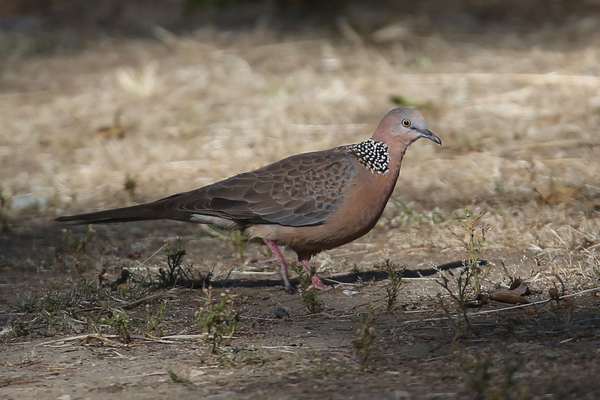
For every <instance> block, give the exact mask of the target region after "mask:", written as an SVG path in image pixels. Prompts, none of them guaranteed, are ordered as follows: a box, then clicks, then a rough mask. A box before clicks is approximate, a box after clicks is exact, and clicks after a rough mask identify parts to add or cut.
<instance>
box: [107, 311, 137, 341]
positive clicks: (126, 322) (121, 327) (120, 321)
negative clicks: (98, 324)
mask: <svg viewBox="0 0 600 400" xmlns="http://www.w3.org/2000/svg"><path fill="white" fill-rule="evenodd" d="M106 323H107V324H108V325H110V326H111V327H112V328H113V329H114V330H115V332H116V333H117V335H119V336H120V337H121V339H123V341H124V342H125V343H129V342H131V335H130V334H129V329H130V328H131V319H130V318H129V313H128V312H117V311H116V310H113V314H112V316H111V317H110V318H107V319H106Z"/></svg>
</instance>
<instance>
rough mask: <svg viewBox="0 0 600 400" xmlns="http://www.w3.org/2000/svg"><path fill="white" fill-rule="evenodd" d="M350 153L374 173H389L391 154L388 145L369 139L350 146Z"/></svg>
mask: <svg viewBox="0 0 600 400" xmlns="http://www.w3.org/2000/svg"><path fill="white" fill-rule="evenodd" d="M349 150H350V153H352V154H354V155H355V156H356V157H357V158H358V161H360V163H361V164H362V165H364V166H365V167H367V168H369V169H370V170H371V171H372V172H375V173H378V174H386V173H387V172H388V171H389V165H390V153H389V151H388V146H387V144H385V143H383V142H376V141H375V140H373V139H367V140H365V141H364V142H360V143H357V144H353V145H350V146H349Z"/></svg>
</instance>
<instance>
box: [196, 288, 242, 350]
mask: <svg viewBox="0 0 600 400" xmlns="http://www.w3.org/2000/svg"><path fill="white" fill-rule="evenodd" d="M204 293H205V294H206V296H207V298H208V299H207V302H206V306H205V307H202V308H201V309H200V310H198V313H197V316H196V322H197V323H198V325H199V326H200V329H201V330H202V332H204V333H205V334H206V344H207V346H209V348H210V349H211V352H212V353H213V354H214V353H216V352H217V348H218V347H219V346H220V345H221V344H222V343H224V342H225V341H228V340H230V339H231V337H232V336H233V333H234V332H235V329H236V327H237V325H238V323H239V322H240V316H239V314H238V312H237V311H236V310H235V308H234V306H233V296H232V295H230V294H229V292H228V291H227V292H224V293H221V296H220V297H219V299H218V301H213V299H212V290H211V289H204Z"/></svg>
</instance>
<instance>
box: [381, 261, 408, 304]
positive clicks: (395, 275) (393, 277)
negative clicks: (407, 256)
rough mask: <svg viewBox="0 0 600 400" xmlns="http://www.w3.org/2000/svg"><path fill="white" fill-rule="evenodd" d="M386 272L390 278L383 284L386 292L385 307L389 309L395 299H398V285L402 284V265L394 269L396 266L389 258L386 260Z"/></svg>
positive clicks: (394, 302)
mask: <svg viewBox="0 0 600 400" xmlns="http://www.w3.org/2000/svg"><path fill="white" fill-rule="evenodd" d="M385 263H386V270H385V271H386V272H387V274H388V277H389V279H390V282H389V283H388V284H387V285H386V286H385V291H386V292H387V309H388V311H391V310H392V308H393V307H394V305H395V304H396V301H397V300H398V293H399V292H400V286H402V275H404V267H402V268H401V269H399V270H396V268H395V267H396V266H395V265H394V264H392V263H390V260H386V262H385Z"/></svg>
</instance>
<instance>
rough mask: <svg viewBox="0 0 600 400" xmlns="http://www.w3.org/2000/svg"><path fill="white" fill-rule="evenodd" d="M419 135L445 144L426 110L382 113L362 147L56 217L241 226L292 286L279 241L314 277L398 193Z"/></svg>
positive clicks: (314, 154) (315, 154)
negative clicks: (319, 263)
mask: <svg viewBox="0 0 600 400" xmlns="http://www.w3.org/2000/svg"><path fill="white" fill-rule="evenodd" d="M419 138H427V139H429V140H432V141H434V142H435V143H437V144H442V142H441V140H440V139H439V138H438V137H437V136H436V135H434V134H433V133H432V132H431V131H430V130H429V129H427V125H426V124H425V119H424V118H423V116H422V115H421V113H419V112H418V111H417V110H414V109H411V108H396V109H393V110H392V111H390V112H389V113H387V115H385V117H383V119H382V120H381V122H380V123H379V126H378V127H377V129H376V130H375V133H374V134H373V136H371V138H370V139H367V140H365V141H363V142H360V143H357V144H351V145H345V146H339V147H334V148H332V149H329V150H323V151H317V152H312V153H304V154H298V155H294V156H291V157H287V158H284V159H283V160H280V161H277V162H275V163H273V164H269V165H267V166H264V167H262V168H259V169H257V170H255V171H250V172H245V173H242V174H239V175H235V176H233V177H231V178H228V179H225V180H223V181H220V182H216V183H213V184H211V185H208V186H204V187H201V188H199V189H196V190H192V191H190V192H185V193H179V194H174V195H172V196H169V197H166V198H163V199H161V200H157V201H154V202H152V203H146V204H140V205H136V206H131V207H124V208H117V209H112V210H105V211H99V212H92V213H87V214H78V215H71V216H63V217H59V218H56V220H57V221H71V222H74V223H81V224H83V223H108V222H127V221H143V220H156V219H172V220H177V221H184V222H196V223H203V224H214V225H216V226H218V227H220V228H224V229H240V230H241V231H242V232H244V234H245V235H246V236H247V237H249V238H251V239H253V238H260V239H262V240H263V241H264V242H265V244H266V245H267V246H268V247H269V248H270V249H271V251H272V253H273V259H275V260H278V261H279V262H280V265H281V267H280V268H281V269H280V272H281V276H282V278H283V281H284V283H285V287H286V289H287V290H291V284H290V279H289V267H288V264H287V263H286V261H285V259H284V257H283V255H282V253H281V251H280V250H279V247H278V246H286V247H288V248H289V249H291V250H293V251H295V252H296V254H297V255H298V260H299V261H300V263H301V264H302V265H303V267H304V268H305V270H306V271H307V273H308V274H309V275H310V274H311V272H310V271H311V270H310V264H309V260H310V258H311V257H312V256H314V255H315V254H317V253H319V252H321V251H323V250H328V249H331V248H334V247H337V246H341V245H343V244H346V243H349V242H351V241H353V240H355V239H357V238H359V237H361V236H363V235H364V234H366V233H367V232H369V231H370V230H371V229H372V228H373V226H375V224H376V223H377V221H378V220H379V217H380V216H381V214H382V212H383V209H384V208H385V205H386V203H387V201H388V199H389V197H390V195H391V194H392V191H393V190H394V186H395V185H396V181H397V179H398V175H399V173H400V164H401V162H402V157H403V156H404V153H405V152H406V149H407V148H408V146H410V144H411V143H413V142H414V141H416V140H417V139H419ZM311 279H312V287H314V288H317V289H327V288H329V286H327V285H325V284H323V282H322V281H321V280H320V278H319V277H318V275H316V274H314V275H312V276H311Z"/></svg>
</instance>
